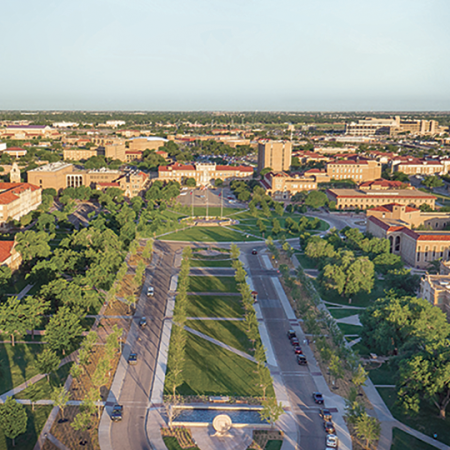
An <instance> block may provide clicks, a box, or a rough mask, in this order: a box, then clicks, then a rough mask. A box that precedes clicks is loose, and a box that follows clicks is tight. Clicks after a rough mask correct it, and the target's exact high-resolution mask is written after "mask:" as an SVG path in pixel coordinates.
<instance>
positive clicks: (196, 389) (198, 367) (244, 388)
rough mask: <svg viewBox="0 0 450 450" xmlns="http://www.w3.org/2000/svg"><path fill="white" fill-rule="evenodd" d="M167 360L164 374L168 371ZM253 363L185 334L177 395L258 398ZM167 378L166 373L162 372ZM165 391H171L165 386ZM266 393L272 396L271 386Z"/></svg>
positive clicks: (258, 388)
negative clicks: (181, 371) (183, 360)
mask: <svg viewBox="0 0 450 450" xmlns="http://www.w3.org/2000/svg"><path fill="white" fill-rule="evenodd" d="M170 367H171V359H170V349H169V362H168V369H167V373H170ZM255 369H256V364H255V363H253V362H251V361H249V360H247V359H245V358H242V357H241V356H238V355H236V354H234V353H232V352H230V351H228V350H225V349H224V348H222V347H219V346H218V345H215V344H213V343H211V342H208V341H206V340H205V339H202V338H201V337H198V336H195V335H193V334H191V333H188V339H187V342H186V356H185V362H184V370H183V378H184V382H183V384H182V385H181V386H180V387H179V388H178V393H179V394H181V395H230V396H248V397H261V396H262V390H261V388H260V387H259V386H258V385H259V383H258V379H257V375H256V373H255ZM166 379H167V375H166ZM165 394H171V392H169V391H168V390H167V388H165ZM267 395H274V391H273V388H272V387H270V388H269V389H268V390H267Z"/></svg>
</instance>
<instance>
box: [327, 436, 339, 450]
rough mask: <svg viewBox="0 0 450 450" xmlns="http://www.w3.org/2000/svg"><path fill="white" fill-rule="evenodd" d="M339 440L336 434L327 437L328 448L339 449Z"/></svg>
mask: <svg viewBox="0 0 450 450" xmlns="http://www.w3.org/2000/svg"><path fill="white" fill-rule="evenodd" d="M338 446H339V439H338V437H337V436H336V435H335V434H329V435H328V436H327V448H338Z"/></svg>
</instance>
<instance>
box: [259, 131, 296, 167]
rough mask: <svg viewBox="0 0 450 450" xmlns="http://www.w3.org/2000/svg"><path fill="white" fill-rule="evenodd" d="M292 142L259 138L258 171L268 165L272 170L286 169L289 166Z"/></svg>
mask: <svg viewBox="0 0 450 450" xmlns="http://www.w3.org/2000/svg"><path fill="white" fill-rule="evenodd" d="M291 159H292V143H291V142H290V141H270V140H267V139H264V140H261V141H259V143H258V172H261V170H263V169H265V168H267V167H270V168H271V169H272V171H273V172H285V171H288V170H289V168H290V166H291Z"/></svg>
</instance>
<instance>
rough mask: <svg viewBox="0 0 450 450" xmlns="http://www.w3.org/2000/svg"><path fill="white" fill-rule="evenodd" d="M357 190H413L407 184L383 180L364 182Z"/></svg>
mask: <svg viewBox="0 0 450 450" xmlns="http://www.w3.org/2000/svg"><path fill="white" fill-rule="evenodd" d="M358 188H359V189H364V190H389V189H414V188H413V187H412V186H411V185H410V184H409V183H403V182H402V181H395V180H385V179H384V178H379V179H378V180H373V181H366V182H364V183H361V184H360V185H359V186H358Z"/></svg>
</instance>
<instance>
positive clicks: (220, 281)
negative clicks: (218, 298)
mask: <svg viewBox="0 0 450 450" xmlns="http://www.w3.org/2000/svg"><path fill="white" fill-rule="evenodd" d="M189 291H190V292H238V290H237V283H236V280H235V279H234V277H208V276H204V277H201V276H200V277H197V276H191V277H189Z"/></svg>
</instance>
